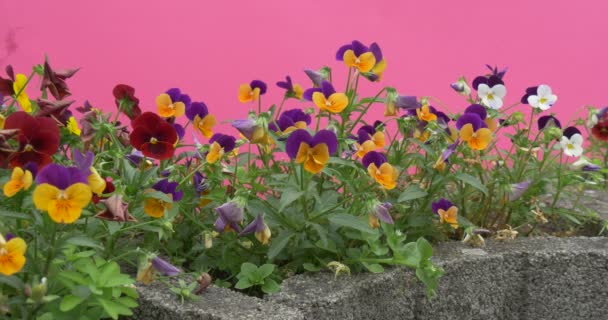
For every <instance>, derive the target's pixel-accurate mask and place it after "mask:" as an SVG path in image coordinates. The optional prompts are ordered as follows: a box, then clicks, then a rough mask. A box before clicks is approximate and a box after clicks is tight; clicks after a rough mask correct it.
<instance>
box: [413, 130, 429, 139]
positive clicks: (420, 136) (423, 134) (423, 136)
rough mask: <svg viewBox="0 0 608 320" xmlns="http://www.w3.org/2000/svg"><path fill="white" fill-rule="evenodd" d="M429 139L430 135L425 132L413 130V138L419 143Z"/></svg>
mask: <svg viewBox="0 0 608 320" xmlns="http://www.w3.org/2000/svg"><path fill="white" fill-rule="evenodd" d="M430 137H431V133H430V132H429V131H427V130H423V131H420V130H419V129H418V128H416V129H415V130H414V138H415V139H416V140H418V141H420V142H426V141H427V140H428V139H429V138H430Z"/></svg>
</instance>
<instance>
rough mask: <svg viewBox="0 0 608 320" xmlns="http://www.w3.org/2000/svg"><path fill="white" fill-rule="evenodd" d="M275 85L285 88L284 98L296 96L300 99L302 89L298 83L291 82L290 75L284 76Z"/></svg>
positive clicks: (302, 92)
mask: <svg viewBox="0 0 608 320" xmlns="http://www.w3.org/2000/svg"><path fill="white" fill-rule="evenodd" d="M277 86H278V87H279V88H283V89H285V90H287V91H286V92H285V97H286V98H296V99H298V100H302V94H304V89H302V87H301V86H300V85H299V84H294V83H293V82H291V77H290V76H286V77H285V81H279V82H277Z"/></svg>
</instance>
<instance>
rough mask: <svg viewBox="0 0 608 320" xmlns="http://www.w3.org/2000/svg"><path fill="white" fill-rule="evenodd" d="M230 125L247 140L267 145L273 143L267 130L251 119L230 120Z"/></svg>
mask: <svg viewBox="0 0 608 320" xmlns="http://www.w3.org/2000/svg"><path fill="white" fill-rule="evenodd" d="M232 126H233V127H234V128H235V129H237V130H238V131H239V132H240V133H241V135H243V136H244V137H245V138H247V140H249V142H251V143H253V144H256V143H259V144H265V145H269V144H272V143H273V140H272V138H271V137H270V135H268V131H266V130H264V128H263V127H262V126H260V125H257V124H256V121H255V120H253V119H247V120H235V121H232Z"/></svg>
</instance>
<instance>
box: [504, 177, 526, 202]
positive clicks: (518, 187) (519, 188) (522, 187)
mask: <svg viewBox="0 0 608 320" xmlns="http://www.w3.org/2000/svg"><path fill="white" fill-rule="evenodd" d="M531 183H532V181H531V180H526V181H522V182H520V183H514V184H512V185H511V191H510V192H509V198H508V199H509V202H511V201H515V200H517V199H519V198H521V196H522V195H523V194H524V193H525V192H526V190H528V188H530V184H531Z"/></svg>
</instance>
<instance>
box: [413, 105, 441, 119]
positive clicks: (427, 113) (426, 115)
mask: <svg viewBox="0 0 608 320" xmlns="http://www.w3.org/2000/svg"><path fill="white" fill-rule="evenodd" d="M416 115H418V119H420V120H423V121H426V122H430V121H436V120H437V115H436V114H435V113H433V110H432V109H431V108H430V107H429V106H428V105H426V104H425V105H423V106H422V108H418V109H416Z"/></svg>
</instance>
